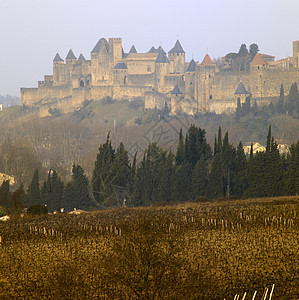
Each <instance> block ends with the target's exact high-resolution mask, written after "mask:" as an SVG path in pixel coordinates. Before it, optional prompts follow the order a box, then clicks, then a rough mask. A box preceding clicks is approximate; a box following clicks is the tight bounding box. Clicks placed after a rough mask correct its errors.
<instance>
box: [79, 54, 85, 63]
mask: <svg viewBox="0 0 299 300" xmlns="http://www.w3.org/2000/svg"><path fill="white" fill-rule="evenodd" d="M84 60H86V59H85V57H84V56H83V54H82V53H80V55H79V57H78V61H84Z"/></svg>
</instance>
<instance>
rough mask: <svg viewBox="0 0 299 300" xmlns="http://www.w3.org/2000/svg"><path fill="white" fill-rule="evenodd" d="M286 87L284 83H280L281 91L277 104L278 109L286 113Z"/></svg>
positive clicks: (281, 112)
mask: <svg viewBox="0 0 299 300" xmlns="http://www.w3.org/2000/svg"><path fill="white" fill-rule="evenodd" d="M284 106H285V105H284V88H283V84H281V85H280V93H279V99H278V104H277V111H278V113H279V114H284Z"/></svg>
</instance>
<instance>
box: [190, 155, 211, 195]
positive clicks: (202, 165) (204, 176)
mask: <svg viewBox="0 0 299 300" xmlns="http://www.w3.org/2000/svg"><path fill="white" fill-rule="evenodd" d="M207 184H208V172H207V166H206V162H205V160H204V158H203V157H202V158H201V159H200V160H199V161H198V162H197V163H196V165H195V168H194V170H193V172H192V186H191V187H192V198H193V199H196V198H199V197H202V196H205V192H206V187H207Z"/></svg>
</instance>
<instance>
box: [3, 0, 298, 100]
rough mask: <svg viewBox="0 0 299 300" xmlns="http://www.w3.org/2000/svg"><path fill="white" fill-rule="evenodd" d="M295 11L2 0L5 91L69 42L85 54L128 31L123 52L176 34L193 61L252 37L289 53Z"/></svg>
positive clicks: (42, 69)
mask: <svg viewBox="0 0 299 300" xmlns="http://www.w3.org/2000/svg"><path fill="white" fill-rule="evenodd" d="M145 7H146V9H145ZM58 8H59V9H58ZM170 8H171V10H170ZM298 11H299V2H298V1H293V0H286V1H282V0H276V1H271V0H266V1H257V0H253V1H250V2H246V3H243V2H240V1H237V0H227V1H216V0H213V1H209V2H206V1H194V0H188V1H184V2H179V1H176V2H175V3H173V2H171V1H162V2H161V1H157V0H154V1H152V2H151V4H150V5H148V2H144V1H136V0H131V1H129V2H128V1H127V2H123V1H118V0H117V1H112V2H103V1H95V0H91V1H88V2H84V3H82V1H74V0H73V1H70V0H68V1H63V2H62V1H57V0H55V1H36V0H29V1H17V0H4V1H1V3H0V20H1V21H0V22H1V26H0V34H1V38H2V40H1V45H2V47H1V57H2V58H5V59H1V61H0V82H1V86H0V94H4V95H5V94H11V95H16V96H17V95H19V88H20V87H34V86H36V82H37V81H38V80H40V78H42V76H43V75H44V74H50V73H51V72H52V65H51V61H50V60H49V58H52V57H54V55H55V53H56V52H58V51H59V52H60V53H61V55H63V57H65V56H66V54H67V51H68V50H69V49H70V48H72V49H73V50H74V51H75V52H77V53H78V52H82V53H83V54H84V55H85V56H86V57H88V55H89V53H90V51H91V50H92V48H93V46H94V44H95V43H96V42H97V40H98V39H99V38H100V37H106V38H107V37H123V38H124V41H125V44H124V49H125V51H128V50H129V49H130V47H131V45H132V44H135V46H136V48H137V50H138V51H140V52H145V51H148V49H150V47H151V46H152V45H155V46H156V47H157V46H159V45H162V46H163V48H164V49H165V50H167V51H168V50H169V49H171V47H172V46H173V43H174V42H175V40H176V39H177V38H179V39H180V40H181V42H182V44H183V45H184V48H185V51H186V53H188V56H187V59H188V60H190V59H191V58H192V57H194V59H195V60H200V61H201V60H202V59H203V57H204V55H205V54H206V52H209V53H210V54H211V57H216V58H217V57H220V56H223V55H225V54H226V53H229V52H234V51H238V48H239V45H240V44H241V43H246V44H247V45H249V44H251V43H253V42H255V43H257V44H258V45H259V46H260V49H261V51H262V52H264V53H269V54H272V55H275V56H276V57H277V58H282V57H286V56H289V55H291V53H292V49H291V44H290V41H292V40H296V39H298V37H299V26H298V13H297V12H298ZM3 45H5V47H3ZM207 50H208V51H207ZM12 62H13V63H12Z"/></svg>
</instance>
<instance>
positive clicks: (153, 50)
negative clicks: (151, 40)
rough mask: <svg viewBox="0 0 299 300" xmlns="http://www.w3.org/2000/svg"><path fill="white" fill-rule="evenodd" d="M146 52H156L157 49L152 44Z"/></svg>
mask: <svg viewBox="0 0 299 300" xmlns="http://www.w3.org/2000/svg"><path fill="white" fill-rule="evenodd" d="M148 52H149V53H157V52H159V51H157V49H156V48H155V47H154V46H153V47H152V48H151V49H150V50H149V51H148Z"/></svg>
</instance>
